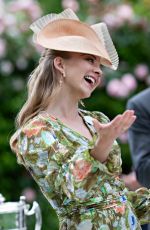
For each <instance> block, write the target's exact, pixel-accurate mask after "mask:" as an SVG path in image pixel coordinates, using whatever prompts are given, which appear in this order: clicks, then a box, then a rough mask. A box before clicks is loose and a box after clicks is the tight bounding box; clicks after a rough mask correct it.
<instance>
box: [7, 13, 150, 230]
mask: <svg viewBox="0 0 150 230" xmlns="http://www.w3.org/2000/svg"><path fill="white" fill-rule="evenodd" d="M31 29H32V30H33V31H34V41H35V42H36V43H37V44H39V45H41V46H42V47H44V48H45V50H44V52H43V54H42V56H41V58H40V60H39V65H38V67H37V68H36V69H35V70H34V71H33V72H32V73H31V76H30V79H29V82H28V98H27V101H26V103H25V104H24V106H23V107H22V109H21V111H20V112H19V114H18V117H17V131H16V132H15V133H14V135H13V136H12V138H11V140H10V145H11V148H12V150H13V151H14V152H16V155H17V158H18V162H19V163H20V164H23V165H24V166H25V167H26V169H27V170H28V171H29V172H30V173H31V175H32V176H33V178H34V179H35V181H36V182H37V184H38V185H39V187H40V189H41V191H42V193H43V194H44V196H45V197H46V198H47V200H48V202H49V203H50V204H51V206H52V207H53V208H54V209H55V211H56V213H57V215H58V219H59V226H60V227H59V229H60V230H69V229H70V230H71V229H72V230H73V229H74V230H75V229H76V230H84V229H86V230H94V229H95V230H98V229H101V230H102V229H114V230H118V229H127V230H128V229H135V230H137V229H141V226H140V224H141V223H145V222H149V221H150V219H148V217H149V207H150V200H149V199H150V191H149V190H148V189H146V188H144V187H143V188H140V189H138V190H137V191H135V192H133V191H129V190H128V189H127V188H126V187H125V185H124V183H123V181H122V180H121V179H120V178H119V175H120V172H121V154H120V148H119V146H118V144H117V142H116V138H117V137H118V136H120V134H121V133H123V132H124V131H125V130H127V129H128V128H129V127H130V126H131V125H132V124H133V122H134V121H135V119H136V116H135V115H134V111H133V110H126V111H125V112H124V113H123V114H120V115H117V116H116V117H115V118H114V119H113V120H112V121H109V119H108V118H107V117H106V116H105V115H104V114H103V113H101V112H96V111H93V112H91V111H87V110H85V109H80V108H79V103H80V102H81V101H82V99H84V98H88V97H90V96H91V94H92V92H93V91H94V90H95V89H96V87H97V86H98V85H99V84H100V83H101V77H102V70H101V65H104V66H107V67H108V68H111V69H117V67H118V55H117V52H116V50H115V47H114V46H113V43H112V40H111V37H110V35H109V32H108V30H107V27H106V25H105V24H104V23H97V24H95V25H92V26H90V25H88V24H86V23H83V22H81V21H80V20H79V18H78V17H77V16H76V15H75V13H74V12H73V11H72V10H70V9H66V10H65V11H63V12H62V13H60V14H49V15H46V16H44V17H42V18H40V19H38V20H37V21H36V22H34V23H33V24H32V25H31Z"/></svg>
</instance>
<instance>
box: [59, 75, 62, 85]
mask: <svg viewBox="0 0 150 230" xmlns="http://www.w3.org/2000/svg"><path fill="white" fill-rule="evenodd" d="M62 83H63V77H61V78H60V80H59V85H60V87H61V86H62Z"/></svg>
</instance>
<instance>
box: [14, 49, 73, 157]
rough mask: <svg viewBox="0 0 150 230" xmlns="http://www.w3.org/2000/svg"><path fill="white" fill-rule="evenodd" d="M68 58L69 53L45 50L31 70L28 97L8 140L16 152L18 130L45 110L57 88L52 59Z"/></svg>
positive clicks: (56, 77) (57, 76)
mask: <svg viewBox="0 0 150 230" xmlns="http://www.w3.org/2000/svg"><path fill="white" fill-rule="evenodd" d="M57 56H59V57H62V58H64V59H68V58H69V57H70V55H69V52H66V51H56V50H50V49H45V50H44V52H43V54H42V56H41V58H40V60H39V65H38V66H37V67H36V68H35V69H34V70H33V72H32V73H31V75H30V77H29V81H28V83H27V91H28V97H27V101H26V102H25V104H24V105H23V107H22V109H21V110H20V112H19V113H18V115H17V117H16V128H17V129H18V130H17V131H16V132H15V133H14V135H13V136H12V137H11V139H10V146H11V149H12V150H13V151H15V152H16V143H17V136H18V132H19V130H20V128H21V127H22V126H23V125H24V124H25V123H26V122H28V121H29V120H30V119H32V118H33V117H35V116H36V115H37V114H39V113H40V112H41V111H43V110H45V109H46V108H47V106H48V104H49V103H50V101H51V100H52V98H53V97H54V95H55V94H56V93H57V89H58V88H59V79H60V72H59V71H58V70H56V68H55V67H54V59H55V58H56V57H57Z"/></svg>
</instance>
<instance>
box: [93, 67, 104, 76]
mask: <svg viewBox="0 0 150 230" xmlns="http://www.w3.org/2000/svg"><path fill="white" fill-rule="evenodd" d="M94 73H96V74H97V75H98V77H101V76H102V74H103V72H102V70H101V68H100V66H99V65H98V66H95V67H94Z"/></svg>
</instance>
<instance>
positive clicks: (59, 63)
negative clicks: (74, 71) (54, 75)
mask: <svg viewBox="0 0 150 230" xmlns="http://www.w3.org/2000/svg"><path fill="white" fill-rule="evenodd" d="M54 66H55V68H56V69H57V70H58V71H59V72H60V73H61V74H63V73H64V71H65V66H64V60H63V58H62V57H55V58H54Z"/></svg>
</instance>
